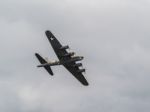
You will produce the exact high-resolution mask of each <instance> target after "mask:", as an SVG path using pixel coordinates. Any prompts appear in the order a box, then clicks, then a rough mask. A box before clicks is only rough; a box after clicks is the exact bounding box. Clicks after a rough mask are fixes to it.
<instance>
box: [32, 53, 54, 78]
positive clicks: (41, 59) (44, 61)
mask: <svg viewBox="0 0 150 112" xmlns="http://www.w3.org/2000/svg"><path fill="white" fill-rule="evenodd" d="M35 56H36V57H37V59H38V60H39V61H40V63H41V64H45V63H47V61H46V60H44V59H43V58H42V57H41V56H40V55H39V54H38V53H35ZM44 68H45V69H46V71H47V72H48V73H49V74H51V75H54V74H53V72H52V69H51V67H50V66H44Z"/></svg>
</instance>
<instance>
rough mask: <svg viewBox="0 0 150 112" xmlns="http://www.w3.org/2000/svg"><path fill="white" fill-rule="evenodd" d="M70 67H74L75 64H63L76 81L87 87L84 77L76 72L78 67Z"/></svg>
mask: <svg viewBox="0 0 150 112" xmlns="http://www.w3.org/2000/svg"><path fill="white" fill-rule="evenodd" d="M72 65H75V62H71V63H68V64H64V67H65V68H66V69H67V70H68V71H69V72H70V73H72V75H73V76H74V77H75V78H76V79H77V80H78V81H80V82H81V83H82V84H83V85H85V86H87V85H89V84H88V82H87V80H86V79H85V77H84V76H83V74H82V73H81V72H78V71H79V70H80V69H79V67H74V66H72Z"/></svg>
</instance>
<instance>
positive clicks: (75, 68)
mask: <svg viewBox="0 0 150 112" xmlns="http://www.w3.org/2000/svg"><path fill="white" fill-rule="evenodd" d="M45 33H46V36H47V38H48V40H49V42H50V44H51V45H52V47H53V49H54V51H55V53H56V55H57V57H58V59H59V60H58V61H47V60H46V59H43V58H42V57H41V56H40V55H39V54H38V53H35V56H36V57H37V58H38V60H39V61H40V63H41V64H40V65H38V66H37V67H44V68H45V69H46V70H47V72H48V73H49V74H50V75H54V73H53V72H52V69H51V66H55V65H63V66H64V67H65V68H66V69H67V70H68V71H70V73H71V74H72V75H73V76H74V77H75V78H76V79H78V80H79V81H80V82H81V83H82V84H83V85H85V86H87V85H89V84H88V82H87V80H86V79H85V77H84V76H83V74H82V72H85V69H81V68H80V67H82V63H77V62H78V61H81V60H83V56H75V53H74V52H68V51H67V49H69V46H68V45H66V46H62V45H61V44H60V42H59V41H58V40H57V39H56V37H55V36H54V35H53V34H52V33H51V32H50V31H46V32H45Z"/></svg>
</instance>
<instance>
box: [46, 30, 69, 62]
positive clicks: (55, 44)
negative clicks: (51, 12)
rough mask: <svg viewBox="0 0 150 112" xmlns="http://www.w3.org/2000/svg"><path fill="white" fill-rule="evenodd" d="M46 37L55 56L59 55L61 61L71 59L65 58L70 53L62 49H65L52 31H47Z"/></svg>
mask: <svg viewBox="0 0 150 112" xmlns="http://www.w3.org/2000/svg"><path fill="white" fill-rule="evenodd" d="M45 33H46V36H47V38H48V40H49V42H50V43H51V45H52V47H53V49H54V51H55V54H56V55H57V57H58V59H59V60H69V59H71V57H70V56H67V57H64V55H66V54H68V52H67V51H66V49H61V48H63V46H62V45H61V44H60V42H59V41H58V40H57V39H56V37H55V36H54V35H53V34H52V33H51V32H50V31H46V32H45Z"/></svg>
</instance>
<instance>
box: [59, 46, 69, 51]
mask: <svg viewBox="0 0 150 112" xmlns="http://www.w3.org/2000/svg"><path fill="white" fill-rule="evenodd" d="M65 49H69V46H68V45H66V46H62V47H61V48H60V50H65Z"/></svg>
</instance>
